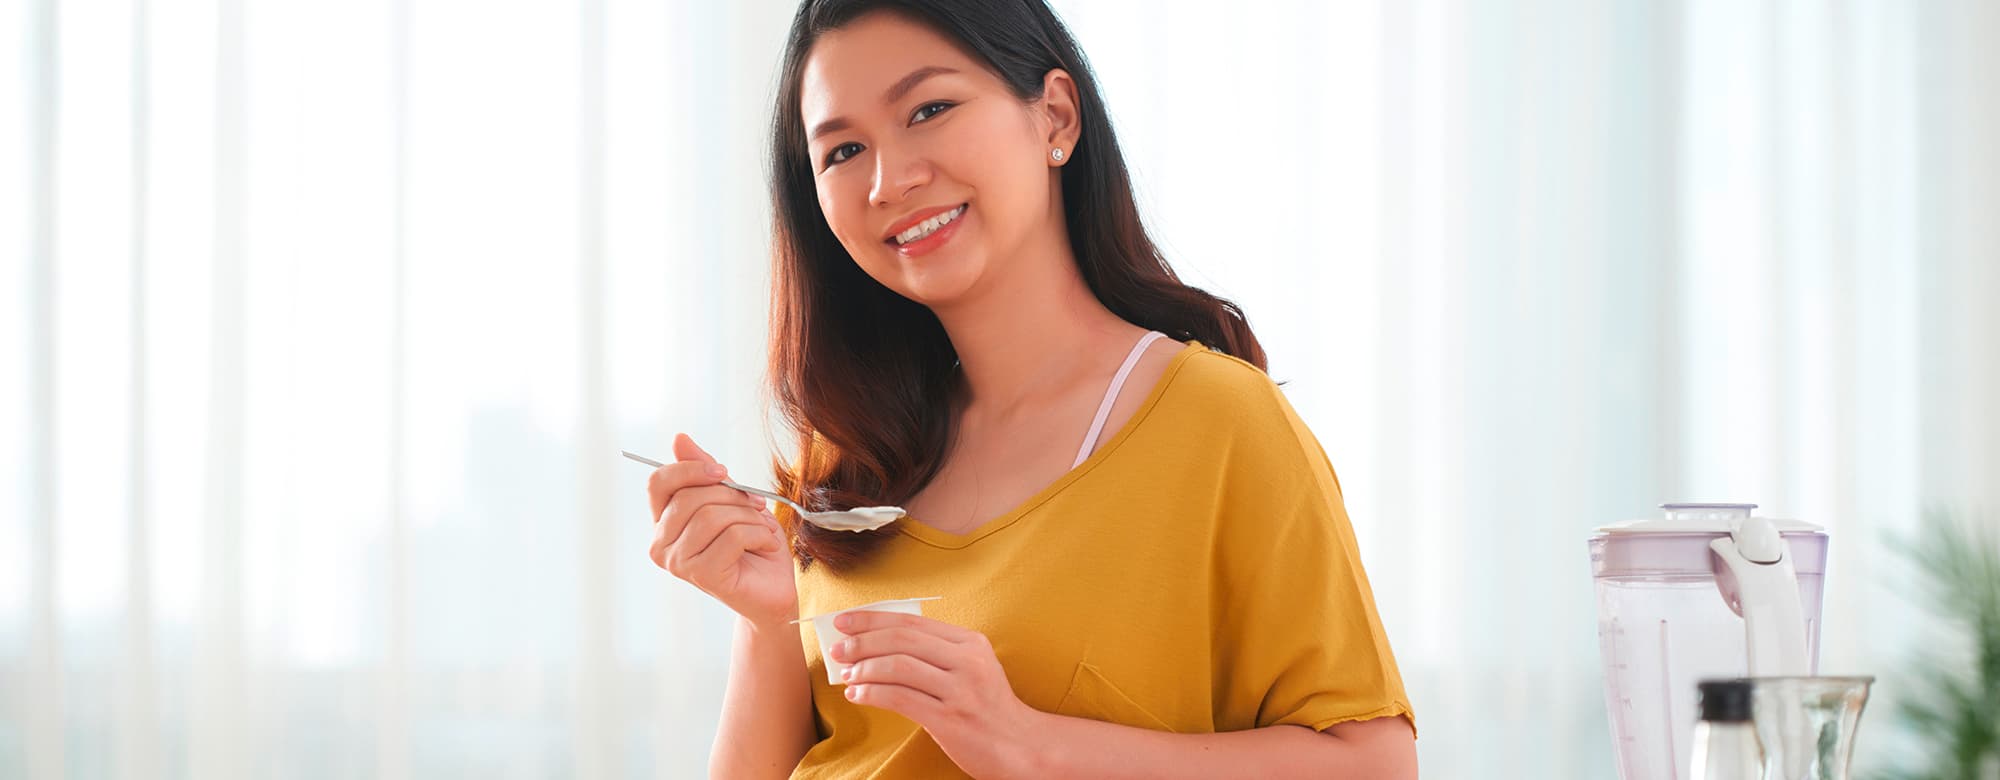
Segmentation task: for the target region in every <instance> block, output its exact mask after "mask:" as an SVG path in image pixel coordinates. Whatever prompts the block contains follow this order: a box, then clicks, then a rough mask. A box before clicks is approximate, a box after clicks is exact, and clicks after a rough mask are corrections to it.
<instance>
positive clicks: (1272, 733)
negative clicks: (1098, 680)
mask: <svg viewBox="0 0 2000 780" xmlns="http://www.w3.org/2000/svg"><path fill="white" fill-rule="evenodd" d="M1044 715H1045V718H1046V720H1043V721H1042V722H1041V724H1040V726H1039V729H1038V731H1039V735H1040V736H1039V738H1038V739H1037V744H1036V746H1035V748H1034V753H1035V754H1036V755H1037V759H1036V760H1037V761H1038V762H1039V766H1037V767H1036V768H1035V770H1034V772H1033V773H1034V774H1035V775H1036V776H1038V777H1051V778H1061V777H1091V778H1125V777H1131V778H1177V777H1189V778H1195V777H1199V778H1215V777H1257V778H1265V777H1315V778H1347V777H1353V778H1400V777H1410V778H1414V777H1416V754H1415V749H1414V746H1413V745H1410V743H1409V742H1408V741H1407V740H1406V739H1405V740H1404V741H1401V742H1400V743H1399V742H1397V741H1395V740H1393V739H1392V740H1380V739H1374V738H1373V736H1372V735H1373V734H1376V733H1380V731H1379V730H1372V729H1371V730H1370V734H1371V738H1370V739H1369V740H1367V741H1363V740H1356V739H1346V738H1342V737H1341V736H1339V735H1337V734H1335V733H1334V732H1332V731H1328V732H1324V733H1323V732H1317V731H1313V730H1312V729H1309V728H1306V727H1304V726H1289V725H1285V726H1271V727H1268V728H1260V729H1251V730H1248V731H1231V732H1223V733H1217V734H1175V733H1171V732H1165V731H1153V730H1150V729H1142V728H1133V727H1131V726H1120V725H1117V724H1113V723H1105V722H1103V721H1096V720H1088V719H1084V718H1071V717H1065V716H1061V715H1050V714H1046V713H1044Z"/></svg>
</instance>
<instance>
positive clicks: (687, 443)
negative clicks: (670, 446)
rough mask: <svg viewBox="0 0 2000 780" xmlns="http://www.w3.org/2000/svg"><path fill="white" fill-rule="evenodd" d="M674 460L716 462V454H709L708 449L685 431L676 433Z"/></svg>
mask: <svg viewBox="0 0 2000 780" xmlns="http://www.w3.org/2000/svg"><path fill="white" fill-rule="evenodd" d="M674 460H698V461H701V462H703V463H714V462H715V456H713V455H710V454H708V451H707V450H704V449H702V448H701V446H700V445H697V444H695V443H694V439H693V437H690V436H688V435H687V434H685V433H680V434H675V435H674Z"/></svg>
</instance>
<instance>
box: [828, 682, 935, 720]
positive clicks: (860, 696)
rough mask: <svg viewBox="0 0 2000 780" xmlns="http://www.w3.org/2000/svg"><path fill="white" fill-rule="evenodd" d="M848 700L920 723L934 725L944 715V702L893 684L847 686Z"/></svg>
mask: <svg viewBox="0 0 2000 780" xmlns="http://www.w3.org/2000/svg"><path fill="white" fill-rule="evenodd" d="M847 700H848V701H851V702H854V703H855V704H866V705H868V706H870V707H880V708H882V709H885V710H889V711H890V712H894V713H897V714H899V715H902V716H903V717H905V718H909V719H910V720H913V721H916V722H918V723H934V722H936V721H937V720H938V718H939V717H940V716H941V715H942V714H943V713H944V709H945V708H944V702H943V701H941V700H939V699H938V698H937V697H936V696H932V695H930V694H928V693H924V692H923V691H919V690H917V689H915V688H910V687H906V686H902V685H896V684H893V683H869V684H867V685H849V686H847Z"/></svg>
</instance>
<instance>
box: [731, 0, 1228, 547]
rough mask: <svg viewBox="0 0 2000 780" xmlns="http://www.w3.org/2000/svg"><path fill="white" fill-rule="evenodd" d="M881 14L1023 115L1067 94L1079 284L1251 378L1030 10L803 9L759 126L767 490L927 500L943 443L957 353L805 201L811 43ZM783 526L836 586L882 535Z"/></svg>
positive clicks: (957, 6) (867, 499) (806, 497)
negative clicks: (949, 54) (771, 411)
mask: <svg viewBox="0 0 2000 780" xmlns="http://www.w3.org/2000/svg"><path fill="white" fill-rule="evenodd" d="M883 9H886V10H890V11H894V12H897V13H900V14H902V15H903V16H904V17H906V18H908V19H910V20H912V21H915V22H918V23H921V24H924V25H927V26H929V27H931V28H932V29H935V30H937V31H938V32H939V33H940V34H942V35H944V36H946V37H948V38H951V39H954V40H956V41H957V42H959V43H960V44H961V45H963V46H964V47H965V49H966V50H967V51H969V52H971V53H972V54H973V55H974V56H975V57H976V58H977V59H979V60H980V61H982V62H983V63H984V65H985V66H986V67H987V68H988V69H989V70H991V71H992V72H993V73H994V74H995V75H997V76H999V77H1000V79H1001V80H1002V81H1004V82H1006V84H1007V86H1008V89H1009V90H1010V91H1012V92H1013V94H1014V96H1015V97H1016V98H1018V99H1020V100H1021V101H1023V102H1024V103H1026V102H1029V101H1033V100H1035V99H1037V98H1039V97H1041V92H1042V78H1043V77H1044V76H1045V75H1047V74H1048V72H1049V71H1051V70H1054V69H1056V68H1061V69H1063V70H1065V71H1067V72H1068V73H1069V75H1070V78H1071V79H1073V80H1074V81H1075V83H1076V88H1077V92H1078V98H1079V106H1078V108H1079V111H1080V115H1081V122H1082V131H1083V135H1082V137H1081V138H1080V139H1079V140H1078V142H1077V145H1076V149H1075V150H1074V156H1073V157H1071V159H1070V161H1069V163H1068V164H1067V165H1065V166H1063V167H1062V168H1061V171H1062V174H1061V175H1062V196H1063V207H1064V209H1065V222H1066V223H1067V225H1068V228H1069V241H1070V248H1071V249H1072V250H1073V251H1074V252H1075V254H1076V262H1077V266H1078V270H1079V271H1080V272H1081V273H1082V275H1083V279H1084V281H1085V282H1086V283H1087V284H1088V285H1089V286H1090V290H1091V292H1092V293H1094V294H1096V296H1097V298H1098V300H1100V301H1102V302H1103V303H1104V305H1105V307H1106V308H1108V309H1110V310H1111V311H1112V313H1114V314H1117V315H1118V316H1119V317H1121V318H1123V319H1124V320H1125V321H1127V322H1130V323H1132V324H1134V325H1138V326H1140V327H1144V328H1151V329H1153V330H1157V331H1160V332H1162V333H1165V334H1167V335H1169V336H1172V337H1174V338H1176V339H1179V340H1182V341H1186V340H1188V339H1199V340H1200V341H1201V342H1202V343H1203V344H1205V345H1207V346H1210V347H1213V348H1215V349H1218V350H1221V351H1223V352H1227V353H1229V354H1231V355H1235V356H1236V357H1239V358H1242V359H1244V360H1246V361H1249V362H1250V363H1252V364H1255V365H1256V366H1257V367H1258V368H1264V367H1265V359H1264V350H1263V347H1261V346H1259V345H1258V343H1257V337H1256V335H1254V334H1252V333H1251V332H1250V325H1249V323H1248V322H1247V321H1246V320H1245V319H1244V316H1243V312H1242V310H1241V309H1239V308H1237V306H1236V305H1235V304H1233V303H1230V302H1229V301H1226V300H1223V299H1221V298H1217V297H1216V296H1213V295H1210V294H1208V293H1206V292H1203V291H1201V290H1199V289H1196V288H1194V287H1190V286H1188V285H1186V284H1182V283H1181V281H1180V279H1179V277H1177V276H1175V275H1174V272H1173V269H1172V268H1170V267H1169V266H1168V265H1167V261H1166V258H1165V257H1164V256H1162V255H1161V253H1160V250H1159V248H1158V247H1157V246H1155V245H1154V244H1153V240H1152V239H1151V238H1150V237H1149V236H1147V234H1146V229H1145V226H1144V225H1143V224H1141V222H1140V219H1139V209H1138V206H1137V205H1136V204H1135V203H1134V201H1133V197H1132V182H1131V177H1130V176H1129V175H1128V174H1127V173H1126V170H1125V158H1124V155H1123V154H1122V153H1121V152H1120V151H1119V150H1118V139H1117V137H1116V136H1115V135H1113V134H1112V131H1111V120H1110V118H1109V117H1108V116H1107V115H1106V113H1105V110H1104V103H1103V101H1102V100H1101V99H1100V98H1099V95H1098V91H1097V82H1096V80H1095V79H1094V78H1093V77H1092V76H1091V73H1090V67H1089V65H1088V64H1087V63H1086V62H1085V60H1084V57H1083V51H1082V50H1081V49H1079V48H1078V47H1077V44H1076V40H1075V39H1074V38H1072V37H1071V36H1070V33H1069V30H1068V29H1066V28H1065V27H1064V26H1063V24H1062V22H1061V20H1059V19H1057V18H1056V15H1055V12H1054V11H1052V10H1050V8H1049V7H1048V6H1047V5H1046V4H1045V3H1044V2H1043V0H806V1H805V2H804V3H802V4H801V5H800V6H799V11H798V15H797V16H795V17H794V18H793V20H792V28H791V34H790V37H789V39H788V40H787V42H786V45H785V55H784V64H783V70H782V76H781V78H782V81H781V82H780V83H779V87H778V104H777V107H776V110H775V111H774V112H773V119H772V125H771V150H770V155H771V158H770V162H771V200H772V203H773V215H772V247H773V251H772V263H773V266H774V267H773V273H772V277H773V282H774V283H773V285H772V288H771V289H772V295H771V354H770V380H771V393H772V396H773V400H774V401H775V402H776V404H777V406H778V409H779V410H780V412H781V413H782V414H783V415H784V418H785V421H786V423H787V424H788V425H789V426H790V428H791V432H792V433H793V434H795V435H796V437H797V445H798V452H797V460H795V461H788V460H787V459H786V458H785V457H784V456H782V455H781V456H779V457H778V458H776V459H774V463H773V466H774V468H775V470H776V472H777V483H778V490H779V491H780V492H782V493H784V494H785V495H787V496H790V497H792V498H793V499H794V500H796V501H798V502H799V503H801V504H804V505H805V506H807V507H809V508H812V509H815V510H820V509H832V508H847V507H853V506H868V505H878V504H900V503H902V502H903V501H906V500H908V499H909V498H910V497H912V496H915V495H916V494H917V492H918V491H920V490H922V489H923V487H924V486H925V485H927V484H929V483H930V481H931V479H932V478H933V477H935V476H936V475H937V472H938V469H939V467H940V466H941V465H942V464H943V461H944V456H945V452H946V450H947V445H948V444H949V443H950V441H951V438H952V433H953V418H952V404H951V399H952V395H953V392H954V390H955V388H956V386H957V383H959V382H960V381H962V380H961V377H962V375H961V373H960V372H959V371H958V370H957V368H956V366H957V352H956V351H954V350H953V349H952V345H951V340H950V339H949V338H947V337H946V335H945V330H944V327H943V326H942V325H940V324H939V323H938V320H937V317H936V316H935V315H933V314H932V313H931V311H930V309H928V308H926V307H924V306H923V305H922V304H919V303H916V302H914V301H911V300H909V299H907V298H904V297H902V296H901V295H899V294H897V293H895V292H893V291H891V290H889V288H887V287H884V286H882V285H881V284H880V283H878V282H876V281H875V280H874V279H873V278H871V277H869V276H868V275H867V274H866V273H864V272H863V271H862V270H861V267H860V266H859V265H857V264H856V263H855V262H854V259H853V258H852V257H850V256H849V255H848V254H847V250H846V249H845V248H843V247H842V246H841V244H840V240H839V239H838V238H836V237H835V236H834V233H833V229H832V228H831V227H829V226H828V225H827V222H826V216H825V214H823V213H821V212H820V208H819V196H818V194H817V191H816V190H815V189H814V182H813V170H812V162H811V159H810V154H809V152H808V151H807V146H806V136H805V123H804V119H803V118H802V117H801V111H802V109H801V107H800V82H801V80H802V79H801V76H802V73H803V71H804V68H805V61H806V57H807V55H808V54H809V53H810V52H811V50H812V46H813V43H814V42H815V41H817V40H818V39H819V37H820V36H821V35H822V34H824V33H826V32H827V31H830V30H834V29H837V28H839V27H840V26H842V25H844V24H846V23H848V22H850V21H852V20H853V19H855V18H856V17H858V16H860V15H861V14H863V13H866V12H869V11H874V10H883ZM783 512H784V514H782V515H781V519H782V520H783V521H784V522H785V524H786V526H787V527H788V528H793V529H795V532H794V534H793V545H792V546H793V552H794V554H795V555H796V556H797V558H798V561H799V565H800V567H801V568H802V569H803V568H807V567H810V566H811V565H812V563H813V562H814V561H819V562H821V563H822V564H823V565H825V566H827V567H828V568H830V569H832V570H834V571H841V570H845V569H848V568H850V567H852V566H853V565H854V564H856V563H859V562H861V561H862V560H864V559H866V558H867V556H868V555H869V553H870V552H872V551H873V550H875V549H877V548H878V547H880V546H881V545H882V543H883V542H885V541H887V540H888V539H889V538H890V535H891V534H892V533H893V528H894V526H891V527H890V528H888V529H882V530H878V531H869V532H865V533H858V534H857V533H853V532H849V531H827V530H824V529H821V528H819V527H817V526H813V525H810V524H806V523H798V522H796V518H793V517H791V516H790V514H791V513H790V511H789V510H783Z"/></svg>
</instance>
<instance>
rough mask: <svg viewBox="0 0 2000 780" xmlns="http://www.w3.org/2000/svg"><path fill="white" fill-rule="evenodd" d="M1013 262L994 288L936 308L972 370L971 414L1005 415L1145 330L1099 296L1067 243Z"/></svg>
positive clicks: (1095, 367) (1060, 386) (1063, 384)
mask: <svg viewBox="0 0 2000 780" xmlns="http://www.w3.org/2000/svg"><path fill="white" fill-rule="evenodd" d="M1057 239H1059V240H1058V241H1056V242H1054V243H1055V246H1052V247H1051V246H1045V247H1041V252H1040V253H1038V255H1039V259H1037V260H1034V261H1031V262H1019V263H1016V264H1013V266H1012V268H1010V269H1009V270H1010V271H1013V272H1012V273H1008V274H1005V275H1004V276H1003V277H1002V278H998V279H994V280H993V281H994V284H993V286H992V287H991V288H989V289H986V290H983V291H981V293H980V294H979V295H977V296H973V297H972V298H971V299H968V300H964V301H959V302H956V303H955V304H953V305H952V306H950V307H946V308H939V309H935V311H936V312H937V316H938V321H939V322H940V323H942V324H943V325H944V329H945V333H946V334H947V335H949V336H950V337H951V345H952V348H953V349H954V350H956V351H957V352H958V361H959V365H960V368H961V369H962V370H963V371H964V372H965V379H966V395H965V397H964V402H965V404H966V407H967V408H968V409H973V408H977V409H981V410H983V412H982V413H987V414H1000V415H1005V414H1008V413H1010V412H1012V411H1016V410H1020V409H1024V408H1031V407H1034V406H1036V405H1037V404H1038V402H1041V401H1044V400H1047V399H1049V398H1051V397H1054V396H1056V395H1059V394H1060V393H1061V392H1062V391H1063V390H1064V389H1065V388H1067V387H1069V386H1071V385H1072V384H1073V383H1074V380H1075V379H1076V378H1078V377H1080V376H1081V375H1082V374H1084V373H1094V372H1097V371H1099V370H1101V369H1102V368H1103V365H1102V363H1103V360H1102V359H1101V358H1100V356H1099V355H1100V352H1101V351H1102V349H1101V348H1102V347H1103V346H1104V345H1107V344H1110V343H1112V342H1121V341H1129V340H1130V339H1131V338H1132V337H1133V336H1134V334H1135V331H1136V330H1137V329H1136V327H1135V326H1133V325H1131V324H1130V323H1127V322H1125V321H1124V320H1122V319H1119V318H1118V315H1116V314H1113V313H1112V312H1111V310H1110V309H1107V308H1105V307H1104V304H1103V303H1102V302H1100V301H1098V300H1097V296H1095V295H1093V294H1091V292H1090V286H1089V285H1088V284H1086V283H1085V282H1084V281H1083V275H1082V274H1081V273H1080V272H1079V271H1077V267H1076V257H1075V255H1074V253H1073V252H1071V250H1070V248H1069V241H1068V239H1067V237H1064V236H1057Z"/></svg>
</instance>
